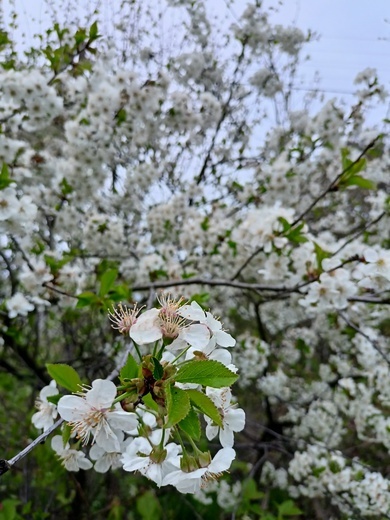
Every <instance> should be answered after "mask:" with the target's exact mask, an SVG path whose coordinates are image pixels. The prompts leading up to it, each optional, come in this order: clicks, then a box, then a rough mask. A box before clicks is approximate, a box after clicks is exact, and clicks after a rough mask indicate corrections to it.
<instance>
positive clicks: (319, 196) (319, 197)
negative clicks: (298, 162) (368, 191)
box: [291, 136, 381, 227]
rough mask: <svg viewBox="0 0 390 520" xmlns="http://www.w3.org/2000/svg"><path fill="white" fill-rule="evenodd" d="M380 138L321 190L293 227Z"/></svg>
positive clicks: (294, 223) (293, 224)
mask: <svg viewBox="0 0 390 520" xmlns="http://www.w3.org/2000/svg"><path fill="white" fill-rule="evenodd" d="M380 138H381V136H377V137H376V138H375V139H373V140H372V141H371V142H370V143H368V145H367V146H366V147H365V148H364V150H363V151H362V152H361V154H360V155H359V156H358V157H357V159H355V160H354V161H353V162H351V164H349V165H348V166H347V167H346V168H344V169H343V170H342V172H341V173H339V174H338V175H337V176H336V177H335V178H334V179H333V181H332V182H331V183H330V184H329V186H328V187H327V188H326V189H325V190H324V191H323V192H321V193H320V194H319V195H318V197H316V198H315V199H314V200H313V202H312V203H311V204H310V205H309V206H308V207H307V208H306V209H305V210H304V211H303V212H302V213H301V214H300V215H299V216H298V217H297V218H296V219H295V220H294V222H293V223H292V224H291V227H294V226H296V225H297V224H298V222H300V221H301V220H302V219H303V218H304V217H305V216H306V215H307V214H308V213H310V211H311V210H312V209H313V208H314V206H316V204H318V202H319V201H320V200H322V199H323V198H324V197H326V195H327V194H328V193H329V192H330V191H332V190H333V189H334V188H335V187H336V186H337V183H338V182H339V180H340V179H341V178H342V177H343V175H345V174H346V173H347V172H349V170H351V169H352V168H353V167H354V166H355V165H356V164H357V163H358V162H359V161H360V159H362V158H363V157H364V156H365V155H366V153H367V152H368V150H370V149H371V148H372V147H373V146H374V145H375V143H376V142H377V141H378V140H379V139H380Z"/></svg>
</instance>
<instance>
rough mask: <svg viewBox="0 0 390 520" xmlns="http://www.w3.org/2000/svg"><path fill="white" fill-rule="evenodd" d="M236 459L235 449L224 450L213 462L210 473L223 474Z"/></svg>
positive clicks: (220, 451)
mask: <svg viewBox="0 0 390 520" xmlns="http://www.w3.org/2000/svg"><path fill="white" fill-rule="evenodd" d="M235 457H236V452H235V451H234V450H233V448H222V450H219V452H218V453H217V454H216V455H215V457H214V458H213V460H212V461H211V463H210V465H209V471H210V472H211V473H222V472H223V471H226V470H228V469H229V468H230V466H231V463H232V462H233V460H234V459H235Z"/></svg>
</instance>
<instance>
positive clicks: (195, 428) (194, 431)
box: [178, 408, 201, 441]
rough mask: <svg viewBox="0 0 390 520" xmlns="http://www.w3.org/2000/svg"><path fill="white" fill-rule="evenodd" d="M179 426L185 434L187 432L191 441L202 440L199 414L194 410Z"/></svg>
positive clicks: (191, 410)
mask: <svg viewBox="0 0 390 520" xmlns="http://www.w3.org/2000/svg"><path fill="white" fill-rule="evenodd" d="M178 426H179V427H180V428H181V429H182V430H183V431H184V432H186V434H187V435H189V436H190V437H191V439H194V440H195V441H198V440H199V439H200V434H201V429H200V420H199V417H198V414H197V413H196V412H195V410H194V409H193V408H191V409H190V411H189V412H188V414H187V416H186V417H184V419H182V420H181V421H180V422H179V424H178Z"/></svg>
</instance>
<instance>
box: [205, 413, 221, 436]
mask: <svg viewBox="0 0 390 520" xmlns="http://www.w3.org/2000/svg"><path fill="white" fill-rule="evenodd" d="M206 419H207V418H206ZM218 430H219V427H218V426H212V425H211V424H207V426H206V437H207V438H208V440H209V441H211V439H214V437H216V436H217V435H218Z"/></svg>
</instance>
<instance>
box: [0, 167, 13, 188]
mask: <svg viewBox="0 0 390 520" xmlns="http://www.w3.org/2000/svg"><path fill="white" fill-rule="evenodd" d="M11 182H12V180H11V179H10V176H9V170H8V166H7V165H6V164H5V163H3V166H2V168H1V172H0V190H3V189H4V188H6V187H7V186H9V185H10V184H11Z"/></svg>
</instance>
